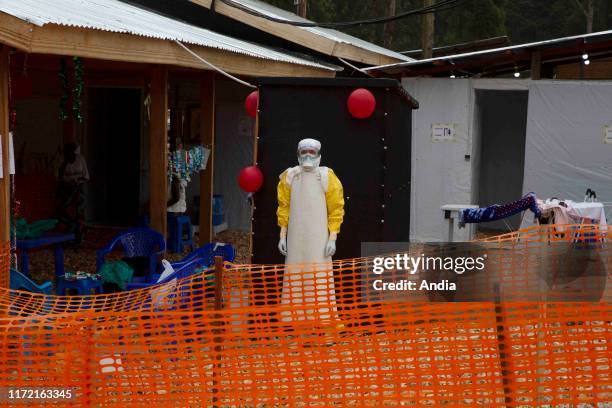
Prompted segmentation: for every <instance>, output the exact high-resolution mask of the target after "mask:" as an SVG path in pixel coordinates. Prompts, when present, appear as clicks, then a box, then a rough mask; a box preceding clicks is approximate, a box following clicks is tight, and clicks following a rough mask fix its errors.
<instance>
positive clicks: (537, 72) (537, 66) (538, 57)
mask: <svg viewBox="0 0 612 408" xmlns="http://www.w3.org/2000/svg"><path fill="white" fill-rule="evenodd" d="M541 76H542V53H541V52H540V51H534V52H533V53H532V54H531V79H540V78H541Z"/></svg>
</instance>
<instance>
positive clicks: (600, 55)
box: [364, 30, 612, 80]
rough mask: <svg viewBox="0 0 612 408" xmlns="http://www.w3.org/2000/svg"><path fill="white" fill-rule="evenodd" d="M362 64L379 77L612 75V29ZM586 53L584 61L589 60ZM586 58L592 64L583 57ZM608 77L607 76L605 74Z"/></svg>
mask: <svg viewBox="0 0 612 408" xmlns="http://www.w3.org/2000/svg"><path fill="white" fill-rule="evenodd" d="M491 44H492V46H493V47H494V48H491V49H485V50H478V51H471V52H466V51H465V49H461V47H459V48H460V52H459V53H457V54H453V55H439V56H435V57H433V58H428V59H423V60H418V61H409V62H400V63H395V64H388V65H382V66H378V67H368V68H364V70H365V71H366V72H369V73H371V74H372V75H375V76H381V77H387V78H388V77H394V78H404V77H421V76H428V77H447V78H448V77H457V78H459V77H476V78H482V77H503V76H512V75H514V74H516V73H519V74H521V73H523V75H521V77H523V78H524V77H525V76H526V75H525V74H528V76H529V77H531V79H535V80H537V79H541V78H551V79H610V78H611V76H610V75H609V73H610V72H611V71H610V68H609V65H607V64H609V61H610V57H611V56H612V30H608V31H601V32H596V33H591V34H583V35H577V36H573V37H565V38H555V39H551V40H545V41H538V42H533V43H527V44H517V45H511V46H499V45H496V43H495V42H493V41H492V42H491ZM585 57H586V59H585ZM586 60H588V63H585V61H586ZM606 75H608V76H607V77H606Z"/></svg>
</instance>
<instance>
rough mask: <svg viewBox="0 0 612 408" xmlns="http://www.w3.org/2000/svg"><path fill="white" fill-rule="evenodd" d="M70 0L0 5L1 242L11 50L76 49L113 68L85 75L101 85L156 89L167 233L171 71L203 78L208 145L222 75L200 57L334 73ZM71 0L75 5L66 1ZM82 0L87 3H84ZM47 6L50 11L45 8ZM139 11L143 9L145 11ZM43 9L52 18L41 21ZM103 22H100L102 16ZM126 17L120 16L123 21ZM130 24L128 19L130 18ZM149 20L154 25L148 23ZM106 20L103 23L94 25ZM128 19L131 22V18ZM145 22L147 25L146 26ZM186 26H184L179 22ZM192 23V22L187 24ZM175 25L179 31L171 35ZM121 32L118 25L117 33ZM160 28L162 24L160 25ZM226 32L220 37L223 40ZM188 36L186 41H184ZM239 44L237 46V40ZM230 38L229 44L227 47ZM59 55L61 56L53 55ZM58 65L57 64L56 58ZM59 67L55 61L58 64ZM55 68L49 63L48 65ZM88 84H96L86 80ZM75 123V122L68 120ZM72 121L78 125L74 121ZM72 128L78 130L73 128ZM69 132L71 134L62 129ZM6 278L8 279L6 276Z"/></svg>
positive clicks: (155, 151)
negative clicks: (184, 35) (27, 11)
mask: <svg viewBox="0 0 612 408" xmlns="http://www.w3.org/2000/svg"><path fill="white" fill-rule="evenodd" d="M60 1H61V2H62V3H67V4H64V5H63V6H62V7H60V5H58V7H57V10H56V9H55V8H45V7H43V6H44V5H45V4H42V3H41V9H40V10H38V9H37V6H38V4H37V2H36V0H24V2H23V4H22V6H23V7H25V8H27V7H32V10H36V13H34V11H33V12H32V15H35V16H36V17H33V18H32V19H31V21H30V19H29V18H28V16H22V15H20V14H19V13H23V10H24V9H22V8H15V10H12V9H11V5H8V6H2V7H0V135H1V138H0V140H1V143H2V146H1V147H2V156H1V159H2V168H3V169H4V172H3V174H2V178H0V241H4V242H7V241H9V234H10V207H11V205H10V200H11V197H10V189H9V186H10V182H9V177H8V169H9V145H8V143H9V142H8V138H9V122H10V121H9V104H10V100H9V92H10V91H9V78H10V65H9V60H10V55H11V54H12V55H18V54H26V55H29V56H30V57H29V58H30V63H34V62H33V61H36V62H35V63H36V64H41V66H44V65H45V64H47V65H49V66H50V64H52V63H53V62H57V56H71V57H72V56H78V57H82V58H85V61H86V64H87V67H88V69H89V68H90V67H91V68H94V69H95V70H97V71H98V72H106V73H107V74H108V75H98V77H97V78H95V79H92V78H87V79H86V81H87V80H92V81H95V82H96V83H98V84H104V85H106V86H108V85H112V86H126V85H129V86H137V87H140V88H142V89H143V91H145V92H147V89H148V93H149V96H150V105H149V126H148V132H149V141H150V143H149V161H150V174H149V192H150V204H149V213H150V217H151V219H150V222H151V226H152V227H153V228H155V229H157V230H158V231H160V232H161V233H162V234H164V235H165V233H166V229H167V226H166V207H167V190H168V174H167V171H168V166H167V164H168V140H167V124H168V77H169V75H170V74H173V75H183V74H185V75H188V76H191V77H194V76H195V77H199V79H200V80H201V84H202V85H201V94H200V95H201V123H202V128H201V139H202V143H203V144H205V145H207V146H213V145H214V135H215V124H214V116H215V78H216V77H217V75H219V74H216V73H215V72H214V71H213V70H212V69H211V67H210V65H207V64H205V63H203V62H202V60H201V59H204V60H205V61H207V62H208V63H210V64H213V65H214V66H216V67H217V68H219V69H220V70H223V71H225V72H227V73H230V74H232V75H241V76H249V77H255V76H284V77H285V76H289V77H333V76H335V74H336V71H337V68H334V67H330V66H329V65H325V64H318V63H316V62H313V61H311V60H305V59H300V58H297V57H294V56H290V55H286V54H282V53H280V52H278V51H275V50H271V49H266V48H265V47H260V46H257V45H255V44H249V43H245V42H240V41H239V40H235V39H232V38H231V37H227V36H222V35H219V34H216V33H213V32H210V31H208V30H206V29H203V28H199V27H193V26H187V25H186V24H184V23H180V22H177V21H175V20H172V19H170V18H167V17H163V16H160V15H157V14H154V13H153V12H151V11H147V10H143V9H140V8H138V7H136V6H132V5H127V4H125V3H121V2H119V1H116V0H105V2H106V3H109V4H110V6H111V8H112V7H114V5H116V7H118V8H126V7H130V10H129V11H130V13H131V15H132V17H133V16H136V17H135V20H134V21H135V23H134V24H135V27H134V29H133V30H132V29H131V28H129V27H128V28H124V29H122V30H117V29H116V25H117V21H119V20H121V19H122V16H124V15H127V17H126V19H128V18H129V17H130V15H128V14H122V13H123V11H121V10H120V11H117V15H116V19H115V18H114V16H110V17H109V19H108V27H106V26H102V25H103V24H104V18H105V16H104V15H103V14H101V13H102V12H104V11H105V12H108V7H107V8H106V10H96V7H99V2H91V3H88V2H87V1H86V2H75V1H74V0H60ZM68 3H69V4H68ZM81 6H82V7H83V8H81ZM71 7H72V8H73V9H74V8H79V9H78V10H75V11H74V12H75V13H80V14H78V15H77V14H75V15H74V16H71V15H70V13H71V12H72V11H71ZM45 13H46V14H45ZM87 13H91V15H90V17H91V18H90V20H91V22H92V23H91V24H90V22H89V20H88V21H86V22H85V23H82V24H80V25H79V24H78V22H76V23H75V22H74V17H75V16H76V17H77V18H80V17H82V16H83V15H85V17H84V18H87V15H86V14H87ZM139 13H141V14H142V15H140V14H139ZM41 15H43V16H45V17H46V18H47V20H44V19H43V21H39V20H41V17H40V16H41ZM100 21H102V22H101V23H100ZM119 22H120V23H121V21H119ZM124 23H125V21H124ZM147 23H148V24H149V27H147V26H145V25H146V24H147ZM96 24H100V25H101V26H96ZM126 24H127V23H126ZM140 24H142V26H143V27H144V28H143V27H141V26H140ZM160 25H163V28H164V30H163V35H164V36H165V38H154V37H151V36H149V35H148V33H147V31H146V29H149V30H153V32H155V29H156V28H157V27H159V26H160ZM179 25H181V26H179ZM185 27H187V28H185ZM171 29H174V30H175V32H176V37H172V34H168V33H169V32H170V31H171ZM187 30H189V34H190V35H192V37H194V36H196V35H197V36H199V37H198V38H203V39H204V40H202V41H200V43H196V42H195V41H192V42H187V46H188V48H189V49H190V50H191V51H193V52H194V53H195V54H196V55H197V56H199V57H200V58H201V59H200V58H197V57H195V56H194V55H192V54H190V53H189V52H187V51H186V50H185V49H184V48H183V47H182V46H181V44H178V43H177V42H181V43H183V42H186V41H184V40H183V38H182V33H183V32H185V31H187ZM117 31H119V32H117ZM161 31H162V30H161V29H160V32H161ZM207 36H208V37H210V42H211V44H214V41H218V42H219V44H221V45H220V46H206V44H207V42H206V39H207V38H208V37H207ZM220 38H221V39H222V41H220V40H219V39H220ZM182 40H183V41H182ZM234 43H236V44H237V45H236V46H235V47H234V48H232V44H234ZM226 44H230V45H229V46H228V47H226V48H228V49H223V48H222V47H225V45H226ZM52 56H56V57H52ZM55 67H57V65H55ZM55 69H56V68H55ZM48 70H50V69H48ZM88 85H90V84H88ZM67 122H72V121H67ZM66 128H68V129H71V128H74V125H73V124H72V123H68V124H67V125H66ZM71 132H72V131H71ZM64 136H66V135H64ZM213 160H214V157H213V155H212V153H211V157H210V158H209V165H208V166H207V168H206V170H205V171H202V172H201V175H200V177H201V183H200V196H201V200H200V203H201V208H200V214H201V216H200V229H199V230H200V234H201V236H202V237H204V241H207V240H209V239H210V238H211V237H212V210H211V200H212V193H213V185H212V184H213V165H212V163H213ZM0 274H1V275H2V277H3V278H4V277H6V276H8V270H3V271H0ZM1 281H6V282H8V279H2V280H1Z"/></svg>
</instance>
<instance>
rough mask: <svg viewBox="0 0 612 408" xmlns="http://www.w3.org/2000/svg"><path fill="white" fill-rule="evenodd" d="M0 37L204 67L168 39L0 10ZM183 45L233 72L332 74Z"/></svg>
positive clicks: (29, 47) (47, 47) (40, 46)
mask: <svg viewBox="0 0 612 408" xmlns="http://www.w3.org/2000/svg"><path fill="white" fill-rule="evenodd" d="M218 3H221V2H218ZM0 43H5V44H7V45H10V46H12V47H16V48H18V49H20V50H23V51H26V52H29V53H40V54H53V55H71V56H78V57H83V58H96V59H104V60H109V61H126V62H136V63H145V64H163V65H175V66H179V67H189V68H197V69H209V68H208V67H207V66H205V65H204V64H202V62H200V61H198V60H197V59H196V58H194V57H193V56H192V55H190V54H189V53H188V52H187V51H185V50H184V49H182V48H181V47H180V46H178V45H177V44H175V43H173V42H171V41H166V40H160V39H155V38H148V37H142V36H137V35H131V34H123V33H113V32H108V31H101V30H92V29H85V28H77V27H68V26H60V25H54V24H46V25H44V26H42V27H39V26H36V25H33V24H29V23H26V22H25V21H23V20H20V19H18V18H16V17H13V16H11V15H8V14H6V13H2V12H0ZM188 46H189V48H190V49H191V50H192V51H194V52H195V53H196V54H198V55H199V56H201V57H202V58H204V59H205V60H207V61H208V62H210V63H212V64H214V65H216V66H217V67H219V68H221V69H223V70H224V71H227V72H230V73H233V74H237V75H248V76H291V77H310V76H313V77H333V76H335V75H336V72H335V71H333V70H329V69H323V68H317V67H312V66H306V65H298V64H292V63H288V62H280V61H273V60H271V59H263V58H258V57H252V56H250V55H245V54H240V53H236V52H231V51H225V50H220V49H216V48H212V47H202V46H197V45H189V44H188Z"/></svg>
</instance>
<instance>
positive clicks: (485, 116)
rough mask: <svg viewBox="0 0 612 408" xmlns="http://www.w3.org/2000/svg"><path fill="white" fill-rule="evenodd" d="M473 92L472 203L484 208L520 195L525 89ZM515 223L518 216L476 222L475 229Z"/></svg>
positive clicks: (523, 143) (525, 114)
mask: <svg viewBox="0 0 612 408" xmlns="http://www.w3.org/2000/svg"><path fill="white" fill-rule="evenodd" d="M475 92H476V98H475V102H476V103H475V111H474V112H475V115H474V120H475V126H474V137H475V150H476V151H475V155H476V171H475V173H474V179H473V184H472V186H473V189H472V198H473V202H475V203H477V204H478V205H479V206H480V207H486V206H489V205H493V204H503V203H507V202H511V201H515V200H518V199H519V198H520V197H521V196H522V194H523V191H522V190H523V175H524V170H525V139H526V133H527V101H528V97H529V92H528V91H507V90H505V91H498V90H476V91H475ZM504 221H505V222H504ZM506 223H507V225H506ZM519 225H520V215H515V216H513V217H510V218H507V219H506V220H501V221H496V222H489V223H483V224H478V228H479V229H480V230H485V229H491V230H505V231H507V230H508V227H510V228H512V229H513V230H516V229H517V228H518V227H519Z"/></svg>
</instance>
